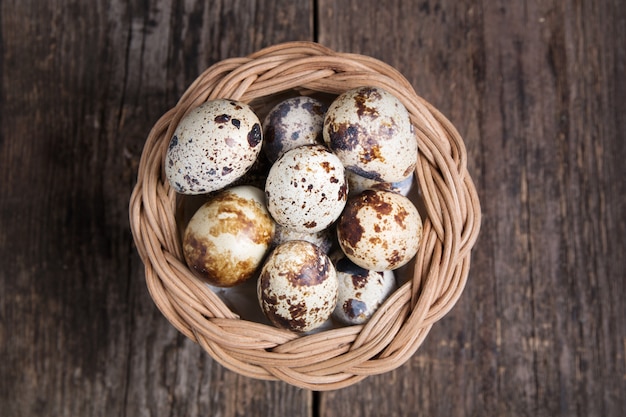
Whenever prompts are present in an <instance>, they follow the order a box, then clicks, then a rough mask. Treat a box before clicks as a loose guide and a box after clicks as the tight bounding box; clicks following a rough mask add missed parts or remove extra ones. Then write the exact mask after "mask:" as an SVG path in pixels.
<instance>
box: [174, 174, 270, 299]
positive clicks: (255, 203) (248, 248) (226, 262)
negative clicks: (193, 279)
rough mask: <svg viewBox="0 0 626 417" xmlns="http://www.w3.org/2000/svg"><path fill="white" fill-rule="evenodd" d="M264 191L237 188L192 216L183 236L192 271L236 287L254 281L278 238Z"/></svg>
mask: <svg viewBox="0 0 626 417" xmlns="http://www.w3.org/2000/svg"><path fill="white" fill-rule="evenodd" d="M264 199H265V196H264V194H263V191H262V190H260V189H258V188H256V187H252V186H246V185H242V186H237V187H233V188H230V189H227V190H224V191H221V192H219V193H217V194H216V195H215V196H213V197H211V199H210V200H209V201H207V202H206V203H205V204H203V205H202V206H201V207H200V208H199V209H198V210H197V211H196V213H195V214H194V215H193V216H192V217H191V219H190V221H189V224H188V225H187V227H186V228H185V233H184V235H183V253H184V256H185V260H186V262H187V265H188V266H189V268H190V269H191V270H192V271H194V272H195V273H196V275H198V276H199V277H201V278H203V279H205V280H206V281H207V282H208V283H210V284H212V285H215V286H219V287H232V286H234V285H237V284H240V283H242V282H244V281H246V280H248V279H250V278H251V277H252V276H253V275H254V273H255V271H257V270H258V269H259V267H260V265H261V263H262V262H263V259H264V257H265V256H266V254H267V252H268V251H269V249H270V247H271V243H272V240H273V238H274V230H275V223H274V221H273V219H272V218H271V216H270V214H269V212H268V211H267V209H266V207H265V203H264Z"/></svg>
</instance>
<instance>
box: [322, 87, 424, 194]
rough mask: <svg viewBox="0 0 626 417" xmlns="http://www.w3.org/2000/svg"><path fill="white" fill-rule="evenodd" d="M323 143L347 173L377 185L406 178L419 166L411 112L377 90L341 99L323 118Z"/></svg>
mask: <svg viewBox="0 0 626 417" xmlns="http://www.w3.org/2000/svg"><path fill="white" fill-rule="evenodd" d="M323 135H324V141H325V142H326V144H327V145H328V146H329V147H330V149H331V150H332V151H333V152H334V153H335V154H337V156H338V157H339V159H340V160H341V162H343V164H344V165H345V167H346V169H347V170H349V171H352V172H354V173H356V174H358V175H360V176H362V177H365V178H369V179H372V180H376V181H384V182H397V181H401V180H403V179H405V178H407V177H408V176H409V175H410V174H411V172H413V170H414V169H415V166H416V164H417V139H416V137H415V132H414V130H413V125H412V124H411V120H410V116H409V112H408V111H407V109H406V108H405V107H404V105H403V104H402V102H401V101H400V100H398V99H397V98H396V97H395V96H394V95H392V94H391V93H389V92H387V91H386V90H383V89H382V88H378V87H367V86H365V87H359V88H356V89H352V90H348V91H346V92H345V93H343V94H341V95H340V96H338V97H337V98H336V99H335V100H334V101H333V102H332V103H331V105H330V107H329V108H328V111H327V112H326V116H325V118H324V128H323Z"/></svg>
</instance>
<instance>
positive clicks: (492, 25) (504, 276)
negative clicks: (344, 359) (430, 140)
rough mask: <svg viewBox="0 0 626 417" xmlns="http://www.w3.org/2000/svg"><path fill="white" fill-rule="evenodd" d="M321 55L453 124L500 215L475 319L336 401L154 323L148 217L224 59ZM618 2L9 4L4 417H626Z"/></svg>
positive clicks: (0, 131)
mask: <svg viewBox="0 0 626 417" xmlns="http://www.w3.org/2000/svg"><path fill="white" fill-rule="evenodd" d="M301 39H302V40H312V39H316V40H318V41H320V42H321V43H322V44H324V45H326V46H329V47H331V48H334V49H337V50H339V51H349V52H356V53H363V54H366V55H371V56H373V57H375V58H378V59H381V60H383V61H385V62H387V63H389V64H391V65H393V66H395V67H396V68H398V69H399V70H400V71H401V72H402V73H403V74H405V75H406V77H407V78H408V79H409V81H410V82H411V83H412V84H413V85H414V86H415V88H416V90H417V92H418V93H419V94H420V95H422V96H423V97H424V98H426V99H427V100H428V101H430V102H431V103H432V104H434V105H435V106H436V107H437V108H439V109H440V110H441V111H442V112H443V113H444V114H445V115H447V116H448V117H449V118H450V120H451V121H452V122H453V123H454V124H455V125H456V126H457V128H458V129H459V131H460V132H461V134H462V135H463V137H464V138H465V142H466V145H467V148H468V155H469V160H468V163H469V169H470V173H471V174H472V177H473V178H474V181H475V183H476V185H477V188H478V191H479V194H480V197H481V202H482V208H483V227H482V232H481V235H480V238H479V242H478V244H477V247H476V250H475V251H474V253H473V263H472V269H471V271H470V279H469V282H468V285H467V287H466V289H465V292H464V294H463V296H462V297H461V299H460V301H459V303H458V304H457V306H456V307H455V308H454V309H453V310H452V311H451V312H450V313H449V315H448V316H446V317H445V318H444V319H443V320H442V321H441V322H439V323H437V324H436V325H435V326H434V327H433V329H432V330H431V331H430V334H429V336H428V338H427V339H426V341H425V343H424V345H423V346H422V347H421V348H420V349H419V350H418V352H417V353H416V354H415V355H414V356H413V357H412V358H411V360H409V361H408V362H407V363H406V364H405V365H404V366H402V367H400V368H398V369H396V370H395V371H392V372H389V373H387V374H384V375H378V376H374V377H370V378H367V379H366V380H364V381H362V382H360V383H358V384H356V385H354V386H352V387H349V388H346V389H343V390H339V391H335V392H324V393H313V392H311V391H306V390H300V389H296V388H293V387H291V386H289V385H287V384H284V383H280V382H264V381H256V380H252V379H248V378H245V377H241V376H239V375H237V374H235V373H233V372H231V371H229V370H227V369H225V368H223V367H222V366H221V365H219V364H218V363H216V362H215V361H213V360H212V359H211V358H210V357H209V356H208V355H207V354H206V353H205V352H204V351H202V349H200V348H199V347H198V346H196V345H195V344H193V343H192V342H190V341H189V340H187V339H186V338H185V337H183V336H182V335H181V334H179V333H177V332H176V331H175V330H174V328H173V327H172V326H171V325H170V324H169V323H168V322H167V321H166V320H165V319H164V318H163V317H162V315H161V314H160V313H159V312H158V310H157V309H156V308H155V307H154V303H153V302H152V300H151V299H150V297H149V295H148V293H147V291H146V288H145V283H144V280H143V268H142V265H141V262H140V261H139V258H138V256H137V254H136V251H135V248H134V247H133V244H132V238H131V234H130V230H129V225H128V211H127V207H128V199H129V196H130V192H131V189H132V186H133V184H134V182H135V175H136V170H137V164H138V161H139V156H140V153H141V149H142V146H143V142H144V140H145V137H146V135H147V133H148V131H149V129H150V127H151V126H152V125H153V124H154V122H155V121H156V120H157V119H158V117H159V116H160V115H161V114H162V113H163V112H165V111H166V110H167V109H169V108H170V107H171V106H172V105H173V104H174V103H175V102H176V100H177V99H178V97H179V96H180V95H181V94H182V93H183V91H184V89H185V88H186V87H187V86H188V85H189V84H190V83H191V82H192V80H193V79H195V77H196V76H197V75H198V74H199V73H200V71H202V70H204V69H205V68H206V67H208V66H209V65H211V64H212V63H214V62H216V61H218V60H221V59H224V58H227V57H235V56H242V55H246V54H248V53H250V52H253V51H255V50H258V49H260V48H262V47H264V46H267V45H271V44H275V43H279V42H282V41H287V40H301ZM624 44H626V6H624V4H623V2H621V1H620V0H602V1H590V0H567V1H557V0H550V1H544V2H540V1H537V0H527V1H523V0H514V1H495V2H490V1H481V0H461V1H452V0H439V1H434V0H432V1H431V0H420V1H417V2H413V1H408V0H391V1H387V2H380V1H371V0H363V1H357V0H346V1H342V2H338V1H331V0H317V1H303V2H297V3H296V2H289V1H286V0H278V1H267V0H262V1H254V2H245V1H241V0H236V1H223V0H222V1H208V2H205V1H200V0H186V1H184V2H177V1H171V0H144V1H136V0H134V1H130V2H123V1H120V0H96V1H82V2H81V1H68V0H55V1H51V2H0V57H1V58H0V76H1V80H2V82H1V84H0V259H2V261H0V357H1V358H2V361H1V362H0V410H2V415H3V416H8V417H13V416H44V415H45V416H47V415H55V416H57V415H58V416H77V415H81V416H82V415H85V416H87V415H89V416H92V415H93V416H98V415H102V416H109V415H120V416H123V415H129V416H148V415H150V416H160V415H186V416H195V415H216V416H217V415H221V416H238V415H246V416H266V415H272V416H282V415H303V416H318V415H319V416H322V415H323V416H344V415H359V416H378V415H385V416H449V415H454V416H474V415H488V416H495V415H506V416H621V415H622V414H623V410H624V409H626V398H625V396H624V392H626V352H625V350H626V307H625V304H624V302H623V300H624V299H626V282H625V281H626V279H625V275H624V271H625V270H626V261H625V260H624V259H625V258H624V253H626V241H625V239H624V238H623V236H625V235H626V216H625V215H624V213H626V180H625V178H626V164H624V162H623V161H624V160H626V145H625V144H624V143H625V142H624V140H623V134H624V132H626V117H625V116H624V115H625V114H626V79H625V78H624V72H625V70H626V48H624V46H623V45H624Z"/></svg>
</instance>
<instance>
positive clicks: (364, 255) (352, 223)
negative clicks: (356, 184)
mask: <svg viewBox="0 0 626 417" xmlns="http://www.w3.org/2000/svg"><path fill="white" fill-rule="evenodd" d="M421 237H422V219H421V217H420V215H419V212H418V211H417V208H416V207H415V205H414V204H413V203H412V202H411V200H409V199H408V198H407V197H405V196H403V195H400V194H397V193H394V192H391V191H381V190H365V191H363V192H362V193H361V194H359V195H357V196H354V197H351V198H350V199H349V200H348V203H347V204H346V208H345V209H344V211H343V213H342V215H341V217H340V218H339V221H338V222H337V239H338V241H339V245H340V246H341V250H342V251H343V252H344V253H345V254H346V256H347V257H348V258H350V260H351V261H352V262H354V263H355V264H357V265H359V266H360V267H362V268H365V269H371V270H373V271H385V270H393V269H396V268H399V267H401V266H403V265H405V264H407V263H408V262H409V261H410V260H411V258H413V256H415V254H416V253H417V249H418V247H419V243H420V240H421Z"/></svg>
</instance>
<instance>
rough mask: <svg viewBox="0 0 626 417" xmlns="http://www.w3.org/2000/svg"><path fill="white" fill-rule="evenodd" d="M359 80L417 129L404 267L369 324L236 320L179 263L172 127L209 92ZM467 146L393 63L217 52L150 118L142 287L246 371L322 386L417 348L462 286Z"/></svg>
mask: <svg viewBox="0 0 626 417" xmlns="http://www.w3.org/2000/svg"><path fill="white" fill-rule="evenodd" d="M363 85H371V86H378V87H382V88H384V89H386V90H387V91H389V92H391V93H392V94H394V95H395V96H396V97H398V98H399V99H400V101H402V103H403V104H404V105H405V106H406V108H407V110H408V111H409V114H410V116H411V121H412V123H413V125H414V127H415V132H416V135H417V138H418V143H419V159H418V165H417V168H416V181H417V184H418V187H419V189H420V192H421V193H422V198H423V204H424V207H425V210H426V218H425V219H424V227H423V237H422V241H421V244H420V248H419V251H418V253H417V256H416V261H415V268H414V271H413V275H412V278H411V279H409V281H408V282H407V283H406V284H404V285H403V286H401V287H400V288H399V289H398V290H397V291H395V292H394V293H393V294H392V296H391V297H390V298H389V299H388V300H387V301H386V302H385V303H384V304H383V305H382V306H381V308H380V309H379V310H378V311H377V312H376V314H375V315H374V316H373V317H372V318H371V319H370V321H369V322H368V323H367V324H365V325H358V326H349V327H342V328H336V329H332V330H325V331H321V332H319V333H316V334H312V335H298V334H295V333H292V332H289V331H286V330H281V329H278V328H274V327H272V326H269V325H265V324H261V323H255V322H251V321H246V320H241V319H239V317H238V316H237V315H236V314H235V313H233V312H232V311H231V310H230V309H229V308H228V307H227V306H226V305H225V304H224V303H223V302H222V301H221V300H220V298H218V296H217V295H216V294H214V293H213V292H212V291H211V290H210V289H209V288H208V287H207V286H206V285H205V283H203V282H202V281H201V280H199V279H198V278H196V277H195V276H194V275H193V273H192V272H191V271H190V270H189V269H188V268H187V266H186V264H185V262H184V258H183V254H182V248H181V243H180V239H179V231H178V229H177V219H176V215H175V214H176V201H177V195H176V193H175V192H174V190H173V189H172V188H171V187H170V186H169V184H168V182H167V180H166V179H165V176H164V170H163V161H164V157H165V153H166V150H167V146H168V143H169V139H170V138H171V137H172V135H173V132H174V129H175V128H176V126H177V125H178V123H179V121H180V120H181V119H182V118H183V116H184V115H185V114H186V113H187V112H188V111H189V110H190V109H192V108H194V107H196V106H198V105H200V104H201V103H203V102H205V101H207V100H210V99H215V98H229V99H234V100H240V101H243V102H247V103H250V102H252V101H255V100H256V101H259V100H263V98H264V97H269V96H271V95H275V94H279V93H282V92H285V91H290V90H293V91H297V92H298V93H299V94H307V93H312V92H320V93H329V94H333V95H338V94H341V93H342V92H344V91H346V90H348V89H351V88H355V87H359V86H363ZM466 157H467V154H466V150H465V146H464V143H463V141H462V138H461V137H460V135H459V133H458V132H457V130H456V129H455V128H454V126H452V124H451V123H450V122H449V121H448V120H447V119H446V118H445V117H444V116H443V115H442V114H441V113H440V112H439V111H437V110H436V109H435V108H434V107H433V106H432V105H430V104H429V103H427V102H426V101H425V100H424V99H422V98H421V97H419V96H418V95H417V94H416V93H415V91H414V89H413V87H412V86H411V85H410V83H409V82H408V81H407V80H406V79H405V78H404V77H403V76H402V75H401V74H400V73H399V72H398V71H397V70H395V69H394V68H392V67H390V66H388V65H386V64H384V63H382V62H380V61H378V60H376V59H373V58H370V57H367V56H362V55H356V54H347V53H338V52H334V51H332V50H329V49H327V48H325V47H322V46H320V45H319V44H316V43H309V42H292V43H286V44H279V45H276V46H273V47H269V48H266V49H263V50H261V51H259V52H257V53H255V54H252V55H250V56H248V57H244V58H232V59H227V60H224V61H221V62H219V63H217V64H215V65H213V66H211V67H210V68H208V69H207V70H206V71H205V72H204V73H202V74H201V75H200V76H199V77H198V78H197V79H196V80H195V81H194V82H193V84H192V85H190V86H189V88H188V89H187V91H186V92H185V93H184V94H183V96H182V97H181V98H180V100H179V102H178V103H177V105H176V106H175V107H173V108H172V109H170V110H169V111H167V112H166V113H165V114H164V115H163V116H162V117H161V118H160V119H159V120H158V121H157V123H156V124H155V125H154V127H153V128H152V130H151V131H150V133H149V135H148V137H147V140H146V143H145V146H144V150H143V153H142V156H141V161H140V165H139V170H138V179H137V184H136V186H135V188H134V190H133V193H132V196H131V200H130V224H131V229H132V233H133V236H134V240H135V244H136V246H137V250H138V252H139V255H140V256H141V259H142V261H143V263H144V265H145V278H146V283H147V287H148V290H149V292H150V295H151V297H152V299H153V300H154V302H155V304H156V305H157V307H158V308H159V310H160V311H161V312H162V313H163V315H164V316H165V317H166V318H167V319H168V320H169V321H170V322H171V323H172V325H173V326H175V327H176V328H177V329H178V330H179V331H180V332H182V333H183V334H184V335H186V336H187V337H189V338H190V339H192V340H194V341H195V342H197V343H198V344H200V345H201V346H202V347H203V348H204V349H205V350H206V351H207V352H208V353H209V354H210V355H211V356H212V357H213V358H214V359H215V360H217V361H218V362H220V363H221V364H222V365H224V366H225V367H227V368H229V369H231V370H234V371H236V372H238V373H240V374H242V375H246V376H249V377H253V378H258V379H267V380H283V381H286V382H288V383H290V384H293V385H296V386H299V387H303V388H310V389H315V390H329V389H336V388H341V387H345V386H348V385H351V384H354V383H355V382H358V381H360V380H361V379H363V378H365V377H367V376H368V375H374V374H380V373H384V372H387V371H390V370H393V369H395V368H397V367H398V366H400V365H401V364H403V363H404V362H405V361H406V360H408V359H409V357H410V356H411V355H412V354H413V353H414V352H415V351H416V350H417V349H418V348H419V346H420V345H421V343H422V342H423V340H424V339H425V337H426V336H427V334H428V332H429V330H430V329H431V327H432V325H433V324H434V323H435V322H437V321H438V320H440V319H441V318H442V317H443V316H444V315H445V314H446V313H447V312H448V311H450V309H451V308H452V307H453V306H454V305H455V303H456V302H457V300H458V298H459V297H460V295H461V293H462V291H463V289H464V287H465V283H466V280H467V276H468V272H469V266H470V251H471V249H472V247H473V245H474V243H475V241H476V238H477V235H478V231H479V228H480V204H479V201H478V196H477V194H476V190H475V187H474V184H473V182H472V180H471V178H470V176H469V174H468V172H467V167H466Z"/></svg>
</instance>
